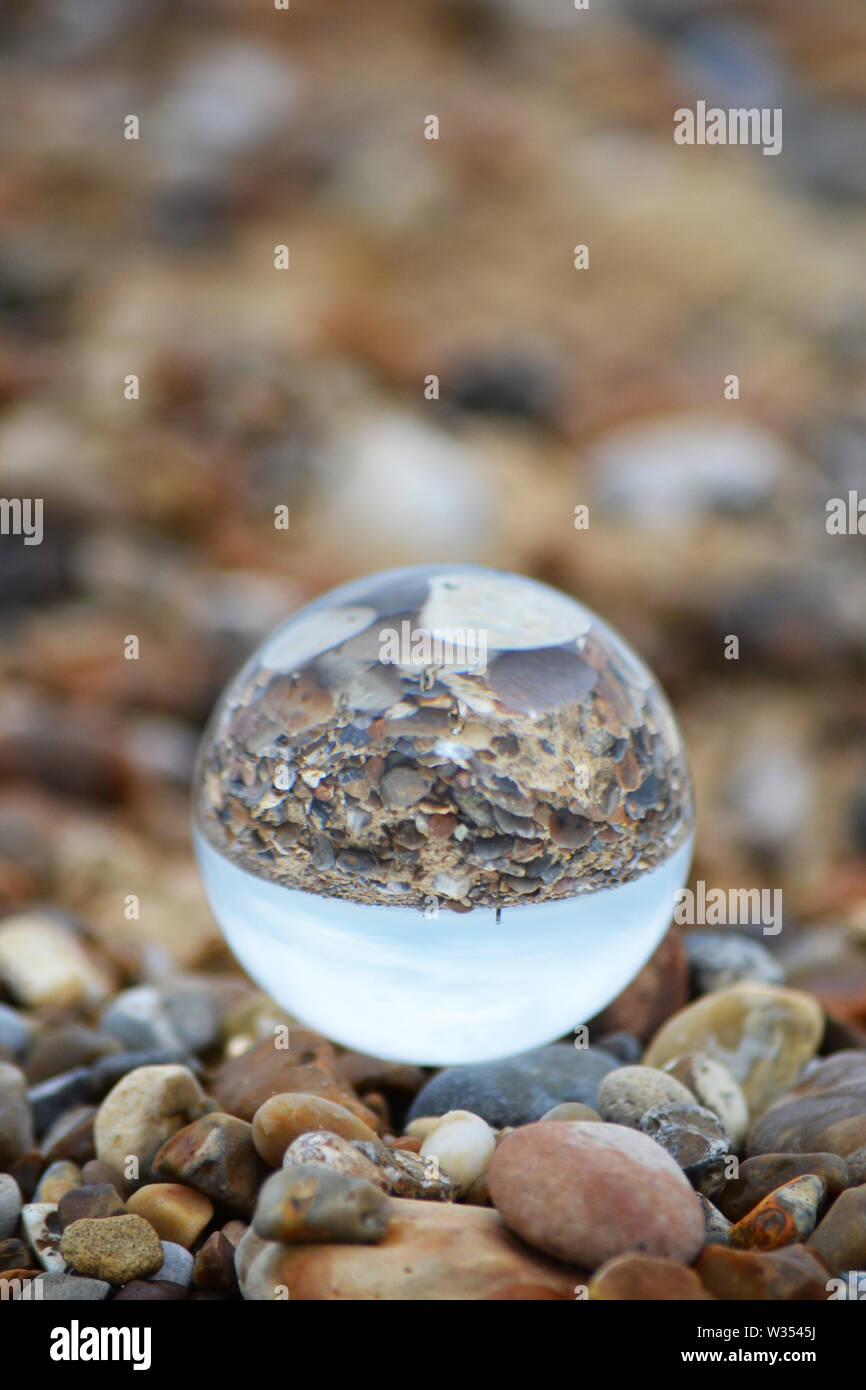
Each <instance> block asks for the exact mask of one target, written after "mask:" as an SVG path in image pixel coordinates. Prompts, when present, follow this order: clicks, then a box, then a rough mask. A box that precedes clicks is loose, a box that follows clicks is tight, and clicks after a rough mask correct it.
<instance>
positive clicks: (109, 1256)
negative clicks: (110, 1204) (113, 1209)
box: [60, 1216, 163, 1284]
mask: <svg viewBox="0 0 866 1390" xmlns="http://www.w3.org/2000/svg"><path fill="white" fill-rule="evenodd" d="M60 1253H61V1255H62V1256H63V1258H64V1260H66V1262H67V1264H68V1265H70V1266H71V1267H72V1269H74V1270H76V1271H77V1272H78V1273H79V1274H85V1275H92V1276H93V1277H94V1278H96V1279H107V1280H108V1282H109V1283H110V1284H125V1283H126V1282H127V1281H128V1280H129V1279H138V1278H141V1279H146V1278H147V1277H148V1275H150V1274H155V1273H156V1271H157V1270H158V1269H160V1268H161V1266H162V1263H163V1249H162V1245H161V1244H160V1240H159V1236H158V1235H157V1233H156V1231H155V1230H154V1229H153V1227H152V1226H151V1225H150V1223H149V1222H147V1221H144V1220H143V1219H142V1218H141V1217H140V1216H107V1217H104V1218H102V1219H95V1220H93V1219H88V1218H85V1219H83V1220H81V1221H73V1223H72V1225H71V1226H67V1227H66V1230H65V1231H64V1232H63V1236H62V1237H61V1241H60Z"/></svg>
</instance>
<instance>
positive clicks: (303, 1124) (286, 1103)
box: [253, 1094, 377, 1168]
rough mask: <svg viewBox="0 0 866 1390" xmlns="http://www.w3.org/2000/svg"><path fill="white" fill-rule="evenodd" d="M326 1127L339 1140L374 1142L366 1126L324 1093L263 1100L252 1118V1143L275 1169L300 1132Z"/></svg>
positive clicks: (374, 1136)
mask: <svg viewBox="0 0 866 1390" xmlns="http://www.w3.org/2000/svg"><path fill="white" fill-rule="evenodd" d="M319 1130H325V1131H327V1132H328V1133H329V1134H336V1135H338V1136H339V1137H340V1138H341V1139H364V1140H366V1141H367V1142H368V1143H376V1142H377V1136H376V1133H375V1132H374V1130H372V1129H371V1128H370V1126H369V1125H367V1124H365V1123H364V1122H363V1121H362V1120H359V1119H358V1118H357V1116H356V1115H353V1114H352V1113H351V1111H349V1110H347V1109H346V1107H345V1106H343V1105H339V1104H337V1103H336V1102H335V1101H333V1100H328V1099H326V1098H325V1097H324V1096H311V1095H301V1094H294V1095H278V1096H272V1097H271V1098H270V1100H267V1101H265V1103H264V1105H262V1106H261V1107H260V1108H259V1109H258V1110H257V1111H256V1113H255V1116H254V1117H253V1143H254V1144H255V1146H256V1148H257V1150H258V1152H259V1153H260V1154H261V1156H262V1158H263V1159H264V1160H265V1162H266V1163H269V1164H270V1165H271V1167H272V1168H278V1167H279V1166H280V1164H281V1163H282V1161H283V1154H284V1153H285V1152H286V1149H288V1148H289V1146H290V1145H291V1144H293V1143H294V1141H295V1140H296V1139H297V1138H299V1136H300V1135H302V1134H310V1133H312V1132H313V1131H319Z"/></svg>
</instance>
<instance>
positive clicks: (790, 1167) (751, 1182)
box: [718, 1153, 850, 1221]
mask: <svg viewBox="0 0 866 1390" xmlns="http://www.w3.org/2000/svg"><path fill="white" fill-rule="evenodd" d="M804 1173H814V1174H816V1176H817V1177H819V1178H821V1179H822V1180H823V1182H824V1184H825V1186H826V1188H827V1193H828V1195H829V1197H830V1198H831V1199H832V1198H833V1197H836V1196H838V1194H839V1193H840V1192H842V1191H844V1189H845V1188H846V1187H848V1186H849V1184H850V1178H849V1175H848V1167H847V1164H846V1163H845V1160H844V1159H843V1158H838V1157H837V1155H836V1154H822V1153H814V1154H808V1153H806V1154H790V1153H779V1154H772V1153H770V1154H759V1155H757V1156H756V1157H755V1158H747V1159H746V1160H745V1161H744V1162H743V1163H741V1164H740V1168H739V1176H738V1177H736V1178H730V1179H729V1180H728V1182H726V1183H725V1187H724V1190H723V1191H722V1192H721V1193H720V1194H719V1197H718V1203H719V1206H720V1207H721V1209H722V1211H723V1212H724V1214H725V1216H727V1217H728V1218H729V1219H730V1220H731V1221H740V1220H741V1219H742V1218H743V1217H744V1216H746V1215H747V1214H748V1213H749V1212H750V1211H752V1209H753V1208H754V1207H756V1206H757V1205H758V1203H759V1202H760V1201H761V1200H762V1199H763V1198H764V1197H766V1196H768V1194H769V1193H771V1192H774V1191H775V1190H776V1188H777V1187H782V1186H783V1185H784V1184H785V1183H786V1182H790V1181H791V1179H792V1178H799V1177H801V1176H802V1175H803V1174H804Z"/></svg>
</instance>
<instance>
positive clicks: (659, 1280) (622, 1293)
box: [589, 1254, 712, 1303]
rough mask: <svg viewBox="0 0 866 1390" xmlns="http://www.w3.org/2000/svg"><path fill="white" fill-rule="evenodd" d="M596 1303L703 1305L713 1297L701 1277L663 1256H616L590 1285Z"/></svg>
mask: <svg viewBox="0 0 866 1390" xmlns="http://www.w3.org/2000/svg"><path fill="white" fill-rule="evenodd" d="M589 1297H590V1299H591V1300H593V1301H596V1302H619V1301H623V1302H625V1301H628V1302H642V1301H646V1300H653V1301H658V1302H675V1303H700V1302H706V1301H707V1300H708V1299H710V1298H711V1297H712V1295H711V1294H708V1293H707V1291H706V1289H705V1288H704V1286H703V1284H702V1283H701V1281H700V1279H699V1278H698V1276H697V1275H696V1274H695V1273H694V1272H693V1271H692V1270H690V1269H688V1268H687V1267H686V1266H685V1265H683V1264H679V1263H678V1262H677V1261H676V1260H668V1259H665V1258H664V1257H663V1256H661V1255H642V1254H627V1255H615V1256H614V1258H613V1259H612V1260H606V1261H605V1262H604V1264H603V1265H600V1266H599V1268H598V1269H597V1270H596V1272H595V1274H594V1275H593V1276H592V1279H591V1280H590V1283H589Z"/></svg>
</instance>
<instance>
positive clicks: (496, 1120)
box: [409, 1044, 616, 1129]
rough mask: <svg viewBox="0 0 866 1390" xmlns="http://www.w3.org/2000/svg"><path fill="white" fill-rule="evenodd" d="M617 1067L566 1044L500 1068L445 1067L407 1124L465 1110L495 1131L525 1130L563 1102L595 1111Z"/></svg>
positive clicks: (484, 1065) (495, 1065) (491, 1064)
mask: <svg viewBox="0 0 866 1390" xmlns="http://www.w3.org/2000/svg"><path fill="white" fill-rule="evenodd" d="M615 1067H616V1061H615V1060H614V1059H613V1058H612V1057H608V1056H607V1054H606V1053H603V1052H600V1051H598V1049H589V1048H576V1047H570V1046H568V1045H564V1044H552V1045H550V1046H548V1047H537V1048H534V1049H533V1050H532V1051H531V1052H522V1053H520V1054H518V1055H517V1056H516V1057H506V1058H505V1059H504V1060H502V1061H498V1062H481V1063H478V1064H477V1065H473V1066H467V1067H448V1068H446V1070H445V1071H441V1072H439V1073H438V1075H436V1076H434V1077H433V1078H432V1080H430V1081H428V1082H427V1085H426V1086H424V1087H423V1088H422V1090H421V1091H419V1093H418V1095H417V1096H416V1097H415V1100H414V1101H413V1103H412V1107H411V1109H410V1111H409V1120H410V1121H411V1120H414V1119H415V1118H416V1117H417V1116H427V1115H444V1114H446V1113H447V1112H448V1111H449V1110H469V1111H471V1113H472V1114H473V1115H480V1116H481V1118H482V1119H483V1120H486V1121H487V1123H488V1124H489V1125H492V1126H493V1128H494V1129H502V1128H504V1127H505V1126H506V1125H523V1124H529V1123H531V1122H532V1121H533V1120H538V1119H540V1118H541V1116H542V1115H544V1114H545V1113H546V1112H547V1111H548V1110H550V1109H551V1107H552V1106H554V1105H558V1104H560V1102H562V1101H568V1100H572V1101H580V1102H582V1103H583V1104H584V1105H591V1106H595V1104H596V1096H597V1093H598V1086H599V1083H600V1081H601V1080H602V1078H603V1077H604V1076H606V1075H607V1073H608V1072H610V1071H613V1069H614V1068H615Z"/></svg>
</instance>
